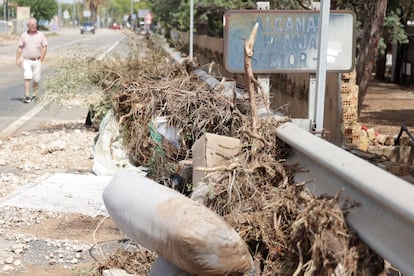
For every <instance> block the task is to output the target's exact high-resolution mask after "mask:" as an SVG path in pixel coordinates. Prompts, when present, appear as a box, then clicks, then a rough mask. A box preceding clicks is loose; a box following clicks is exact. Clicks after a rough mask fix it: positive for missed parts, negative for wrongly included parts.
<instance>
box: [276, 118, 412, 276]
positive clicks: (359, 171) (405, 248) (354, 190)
mask: <svg viewBox="0 0 414 276" xmlns="http://www.w3.org/2000/svg"><path fill="white" fill-rule="evenodd" d="M276 135H277V136H278V137H279V138H280V139H281V140H282V141H284V142H285V143H287V144H288V145H290V147H291V155H290V157H289V158H288V162H289V163H297V164H299V165H300V166H301V167H302V168H303V169H305V170H306V171H307V172H306V173H297V174H296V175H295V180H296V181H298V182H302V181H304V182H306V183H307V184H306V188H307V189H309V191H310V192H312V193H313V194H314V195H324V194H325V195H326V194H327V195H331V196H334V195H336V194H338V193H340V199H341V202H344V201H345V200H350V201H353V202H358V203H359V204H360V206H359V207H355V208H353V209H351V211H350V213H349V214H348V215H347V216H346V220H347V222H348V224H349V225H350V226H351V227H352V228H353V229H354V230H355V231H356V232H357V234H358V235H359V237H360V238H361V239H362V240H363V241H364V242H365V243H366V244H367V245H368V246H370V247H371V248H372V249H373V250H374V251H376V252H377V253H378V254H379V255H381V256H382V257H383V258H384V259H386V260H388V261H389V262H390V263H391V264H392V265H393V266H395V267H396V268H397V269H399V270H400V271H401V272H402V273H403V274H406V275H410V274H411V273H413V271H414V262H413V260H412V256H413V255H414V238H413V234H414V186H413V185H412V184H411V183H409V182H407V181H404V180H402V179H400V178H398V177H397V176H395V175H392V174H390V173H388V172H387V171H385V170H383V169H381V168H379V167H376V166H375V165H373V164H371V163H369V162H367V161H365V160H363V159H361V158H359V157H357V156H355V155H353V154H351V153H349V152H347V151H345V150H343V149H341V148H339V147H337V146H335V145H333V144H331V143H329V142H327V141H325V140H323V139H321V138H319V137H317V136H315V135H313V134H311V133H309V132H307V131H305V130H303V129H301V128H299V127H297V126H296V125H294V124H292V123H284V124H283V125H281V126H279V127H278V128H277V129H276ZM305 170H303V171H305Z"/></svg>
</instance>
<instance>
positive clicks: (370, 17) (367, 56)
mask: <svg viewBox="0 0 414 276" xmlns="http://www.w3.org/2000/svg"><path fill="white" fill-rule="evenodd" d="M387 2H388V0H367V1H366V4H365V16H364V17H363V18H364V19H365V21H364V23H363V31H362V36H361V43H360V51H359V54H358V57H357V62H356V64H357V66H356V73H357V84H358V85H359V93H358V117H359V115H360V114H361V107H362V103H363V101H364V98H365V94H366V92H367V88H368V82H369V80H370V77H371V73H372V70H373V65H374V62H375V56H376V53H377V46H378V42H379V39H380V37H381V30H382V26H383V24H384V17H385V12H386V10H387ZM366 38H367V39H366Z"/></svg>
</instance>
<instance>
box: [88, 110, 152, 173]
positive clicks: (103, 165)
mask: <svg viewBox="0 0 414 276" xmlns="http://www.w3.org/2000/svg"><path fill="white" fill-rule="evenodd" d="M93 155H94V158H93V166H92V172H93V173H94V174H96V175H109V176H111V175H114V174H115V173H116V172H117V171H119V170H130V171H133V172H136V173H140V174H142V175H145V174H146V172H145V171H144V170H143V168H141V167H135V166H134V165H132V163H131V162H130V159H129V156H128V154H127V153H126V151H125V150H124V146H123V141H122V135H121V133H120V131H119V126H118V123H117V121H116V119H115V116H114V112H113V111H112V109H110V110H109V111H108V112H107V113H106V115H105V117H104V118H103V119H102V121H101V124H100V125H99V134H98V136H97V139H96V143H95V145H94V149H93Z"/></svg>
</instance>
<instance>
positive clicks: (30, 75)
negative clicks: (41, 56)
mask: <svg viewBox="0 0 414 276" xmlns="http://www.w3.org/2000/svg"><path fill="white" fill-rule="evenodd" d="M23 69H24V73H23V74H24V79H25V80H33V81H35V82H39V81H40V75H41V72H42V62H41V61H40V60H30V59H24V60H23Z"/></svg>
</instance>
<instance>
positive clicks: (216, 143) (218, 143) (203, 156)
mask: <svg viewBox="0 0 414 276" xmlns="http://www.w3.org/2000/svg"><path fill="white" fill-rule="evenodd" d="M191 150H192V156H193V168H197V167H202V168H211V167H217V166H221V165H226V164H230V163H232V162H233V159H234V157H235V156H236V155H237V154H239V153H240V151H241V141H240V140H239V139H236V138H233V137H227V136H221V135H217V134H212V133H206V134H204V135H203V136H201V138H200V139H198V140H197V141H196V142H195V143H194V144H193V146H192V148H191ZM206 174H207V173H206V172H203V171H199V170H195V169H194V170H193V189H194V188H196V187H197V186H198V184H197V183H198V182H199V181H200V180H201V179H202V178H203V177H204V176H205V175H206Z"/></svg>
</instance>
